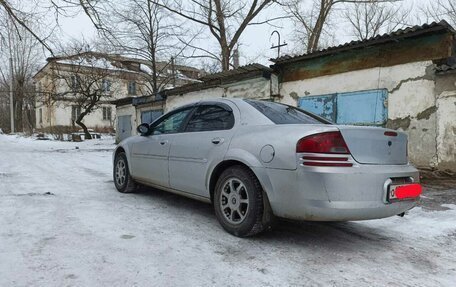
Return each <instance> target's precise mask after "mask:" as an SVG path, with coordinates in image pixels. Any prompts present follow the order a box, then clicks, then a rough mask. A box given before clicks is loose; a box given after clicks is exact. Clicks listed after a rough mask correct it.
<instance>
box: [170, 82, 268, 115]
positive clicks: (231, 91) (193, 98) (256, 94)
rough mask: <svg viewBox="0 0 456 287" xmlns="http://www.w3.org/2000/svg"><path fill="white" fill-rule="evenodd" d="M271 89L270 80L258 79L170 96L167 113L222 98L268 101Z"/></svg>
mask: <svg viewBox="0 0 456 287" xmlns="http://www.w3.org/2000/svg"><path fill="white" fill-rule="evenodd" d="M270 87H271V86H270V80H269V79H265V78H256V79H251V80H246V81H242V82H238V83H235V84H230V85H223V86H220V87H216V88H211V89H206V90H201V91H196V92H190V93H186V94H183V95H176V96H169V97H168V98H167V99H166V108H165V112H168V111H171V110H173V109H175V108H178V107H180V106H183V105H185V104H189V103H193V102H197V101H200V100H210V99H215V98H222V97H228V98H250V99H268V98H269V97H270V91H271V88H270Z"/></svg>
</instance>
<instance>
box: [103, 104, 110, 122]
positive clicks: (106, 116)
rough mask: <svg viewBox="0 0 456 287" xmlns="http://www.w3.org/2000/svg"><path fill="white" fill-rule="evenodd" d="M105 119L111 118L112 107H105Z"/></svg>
mask: <svg viewBox="0 0 456 287" xmlns="http://www.w3.org/2000/svg"><path fill="white" fill-rule="evenodd" d="M103 120H104V121H110V120H111V107H103Z"/></svg>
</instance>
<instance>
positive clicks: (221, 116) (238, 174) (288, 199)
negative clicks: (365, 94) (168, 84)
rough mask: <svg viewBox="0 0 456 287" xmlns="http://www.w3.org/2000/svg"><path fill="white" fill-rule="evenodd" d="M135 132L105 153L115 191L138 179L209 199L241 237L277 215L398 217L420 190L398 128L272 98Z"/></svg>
mask: <svg viewBox="0 0 456 287" xmlns="http://www.w3.org/2000/svg"><path fill="white" fill-rule="evenodd" d="M138 132H139V133H140V135H139V136H134V137H130V138H128V139H126V140H124V141H122V142H121V143H120V144H119V145H118V147H117V148H116V150H115V151H114V155H113V159H114V183H115V186H116V188H117V190H119V191H120V192H133V191H134V190H135V189H136V188H137V187H138V185H140V184H143V185H147V186H152V187H156V188H159V189H163V190H166V191H170V192H173V193H177V194H181V195H184V196H187V197H191V198H194V199H197V200H201V201H205V202H208V203H211V204H213V206H214V210H215V214H216V217H217V219H218V221H219V222H220V224H221V225H222V226H223V228H224V229H225V230H226V231H228V232H229V233H231V234H234V235H236V236H240V237H245V236H250V235H254V234H257V233H259V232H261V231H263V230H265V229H266V228H269V227H270V226H271V225H272V223H273V222H274V219H275V218H276V217H279V218H288V219H295V220H311V221H348V220H365V219H376V218H383V217H388V216H392V215H396V214H401V213H403V212H405V211H407V210H409V209H410V208H412V207H414V206H415V204H416V202H417V200H418V199H419V196H420V193H421V186H420V184H419V183H418V182H419V174H418V171H417V170H416V169H415V168H414V167H413V166H412V165H410V164H409V162H408V159H407V136H406V135H405V134H404V133H401V132H397V131H393V130H388V129H383V128H376V127H360V126H348V125H335V124H332V123H330V122H328V121H327V120H325V119H323V118H321V117H319V116H317V115H314V114H312V113H309V112H306V111H303V110H301V109H298V108H295V107H291V106H287V105H283V104H279V103H274V102H267V101H256V100H247V99H226V98H225V99H217V100H212V101H200V102H197V103H194V104H190V105H186V106H183V107H180V108H178V109H176V110H174V111H171V112H169V113H167V114H165V115H163V116H162V117H160V118H159V119H157V120H156V121H154V122H153V123H151V124H149V123H143V124H141V125H140V126H139V127H138Z"/></svg>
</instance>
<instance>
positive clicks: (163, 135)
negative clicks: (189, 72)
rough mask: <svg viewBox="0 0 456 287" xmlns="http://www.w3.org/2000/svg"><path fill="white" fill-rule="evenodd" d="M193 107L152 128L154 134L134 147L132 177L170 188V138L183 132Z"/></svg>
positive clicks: (132, 152) (165, 119)
mask: <svg viewBox="0 0 456 287" xmlns="http://www.w3.org/2000/svg"><path fill="white" fill-rule="evenodd" d="M192 110H193V107H186V108H183V109H179V110H176V111H174V112H171V113H169V114H168V115H165V116H164V117H163V118H161V119H159V120H158V121H157V122H155V123H154V124H153V126H152V127H151V130H152V134H151V135H148V136H143V137H141V139H140V140H138V141H137V142H135V143H134V144H133V145H132V151H131V158H132V164H131V169H132V175H133V177H135V178H137V179H140V180H143V181H147V182H149V183H151V184H154V185H159V186H163V187H169V176H168V159H169V151H170V138H171V137H172V136H173V135H175V134H177V133H179V132H181V131H182V129H183V128H184V126H185V125H184V124H185V123H186V121H187V120H188V117H189V116H190V114H191V112H192Z"/></svg>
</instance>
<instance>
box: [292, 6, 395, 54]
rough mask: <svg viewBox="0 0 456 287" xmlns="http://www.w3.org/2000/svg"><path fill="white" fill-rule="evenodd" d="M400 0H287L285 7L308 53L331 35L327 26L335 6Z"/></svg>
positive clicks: (317, 48) (317, 47)
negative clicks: (326, 36)
mask: <svg viewBox="0 0 456 287" xmlns="http://www.w3.org/2000/svg"><path fill="white" fill-rule="evenodd" d="M396 1H400V0H374V1H372V0H285V1H284V3H283V6H284V9H285V11H286V12H287V13H290V14H291V15H292V16H293V18H292V20H293V22H294V24H295V34H296V35H297V39H298V41H299V42H300V43H301V44H303V46H304V48H305V50H306V52H307V53H311V52H313V51H317V50H319V49H320V48H321V47H320V44H321V40H322V36H324V35H325V34H326V35H330V36H332V34H331V31H326V26H327V24H328V21H329V19H330V16H331V15H332V13H333V12H334V10H335V7H337V6H338V5H341V4H343V3H349V4H357V3H382V2H396Z"/></svg>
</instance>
